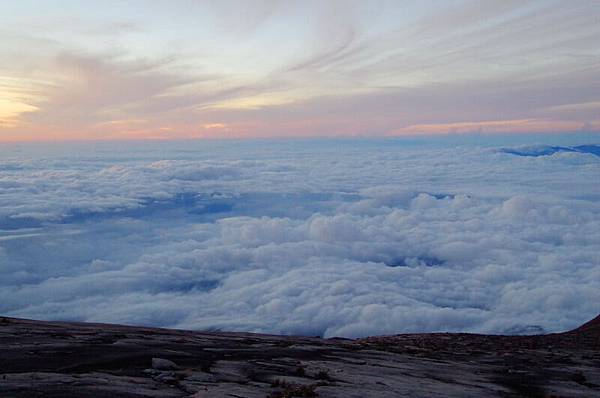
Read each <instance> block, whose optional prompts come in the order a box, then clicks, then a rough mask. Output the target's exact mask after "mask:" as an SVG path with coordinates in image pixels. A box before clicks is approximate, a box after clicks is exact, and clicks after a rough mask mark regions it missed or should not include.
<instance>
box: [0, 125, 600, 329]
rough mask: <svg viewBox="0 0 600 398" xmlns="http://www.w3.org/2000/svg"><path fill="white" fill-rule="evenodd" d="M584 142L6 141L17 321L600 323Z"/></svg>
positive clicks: (597, 217) (5, 278) (4, 243)
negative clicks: (594, 321) (85, 142)
mask: <svg viewBox="0 0 600 398" xmlns="http://www.w3.org/2000/svg"><path fill="white" fill-rule="evenodd" d="M572 137H575V136H567V137H560V140H561V145H562V146H557V145H556V143H554V144H553V146H546V145H537V146H531V145H527V146H523V145H522V142H518V143H512V144H511V142H510V139H507V140H508V141H506V140H504V141H500V142H495V143H494V142H492V141H490V142H485V140H484V143H482V142H481V140H474V142H471V143H469V142H466V141H465V140H461V141H460V142H455V141H453V140H452V139H449V138H447V139H439V140H433V139H430V140H408V139H405V140H297V141H296V140H287V141H286V140H281V141H261V140H256V141H243V142H235V141H187V142H185V141H182V142H154V143H148V142H146V143H139V142H138V143H135V142H122V143H87V144H84V143H79V144H74V143H71V144H5V145H2V146H0V314H1V315H6V316H18V317H29V318H36V319H53V320H57V319H60V320H81V321H97V322H118V323H127V324H142V325H154V326H163V327H177V328H193V329H211V330H216V329H220V330H243V331H253V332H269V333H286V334H302V335H321V336H326V337H331V336H345V337H357V336H366V335H374V334H393V333H400V332H424V331H468V332H486V333H490V332H491V333H514V334H518V333H534V332H540V331H546V332H550V331H561V330H566V329H569V328H572V327H575V326H577V325H578V324H580V323H582V322H584V321H586V320H588V319H590V318H592V317H594V316H596V315H597V314H598V313H600V304H599V303H600V156H599V155H598V150H599V149H600V147H599V146H598V145H589V144H590V143H589V142H587V141H589V140H593V139H596V142H598V141H600V140H598V139H597V138H598V137H588V138H585V139H582V138H581V137H579V142H575V141H576V140H575V141H574V142H573V143H572V144H573V145H570V146H569V145H566V144H565V142H567V144H568V141H569V140H570V139H573V138H572ZM553 139H554V140H557V139H558V138H557V137H554V138H553ZM538 140H539V138H538ZM586 140H587V141H586ZM542 141H543V140H542ZM582 143H583V144H586V145H577V144H582ZM549 148H550V149H549ZM552 148H553V149H552ZM556 148H559V149H556ZM560 148H562V149H560Z"/></svg>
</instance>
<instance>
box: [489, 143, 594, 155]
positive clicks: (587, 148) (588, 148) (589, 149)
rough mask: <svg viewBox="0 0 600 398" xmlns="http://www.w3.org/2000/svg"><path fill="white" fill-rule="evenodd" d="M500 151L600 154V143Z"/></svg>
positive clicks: (547, 153)
mask: <svg viewBox="0 0 600 398" xmlns="http://www.w3.org/2000/svg"><path fill="white" fill-rule="evenodd" d="M500 152H504V153H508V154H511V155H517V156H531V157H537V156H550V155H554V154H555V153H558V152H579V153H589V154H592V155H596V156H600V145H577V146H549V145H533V146H521V147H514V148H502V149H501V150H500Z"/></svg>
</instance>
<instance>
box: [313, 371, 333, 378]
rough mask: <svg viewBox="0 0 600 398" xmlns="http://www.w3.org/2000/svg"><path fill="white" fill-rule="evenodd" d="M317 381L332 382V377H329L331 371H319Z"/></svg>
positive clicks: (316, 375)
mask: <svg viewBox="0 0 600 398" xmlns="http://www.w3.org/2000/svg"><path fill="white" fill-rule="evenodd" d="M315 379H319V380H331V376H329V371H327V370H319V371H318V372H317V374H315Z"/></svg>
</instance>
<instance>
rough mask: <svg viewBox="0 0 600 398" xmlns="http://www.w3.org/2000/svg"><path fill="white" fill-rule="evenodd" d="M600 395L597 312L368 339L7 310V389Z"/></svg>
mask: <svg viewBox="0 0 600 398" xmlns="http://www.w3.org/2000/svg"><path fill="white" fill-rule="evenodd" d="M399 396H408V397H449V396H455V397H488V396H489V397H492V396H498V397H550V396H553V397H594V396H597V397H600V317H598V318H596V319H594V320H592V321H590V322H588V323H586V324H585V325H582V326H581V327H579V328H577V329H575V330H573V331H570V332H566V333H558V334H549V335H540V336H488V335H476V334H447V333H432V334H405V335H397V336H384V337H371V338H366V339H359V340H347V339H319V338H309V337H288V336H269V335H256V334H249V333H205V332H191V331H181V330H166V329H155V328H144V327H128V326H118V325H104V324H83V323H66V322H39V321H30V320H22V319H14V318H0V397H2V398H5V397H67V398H68V397H110V398H117V397H196V398H199V397H215V398H218V397H247V398H252V397H261V398H264V397H344V398H347V397H399Z"/></svg>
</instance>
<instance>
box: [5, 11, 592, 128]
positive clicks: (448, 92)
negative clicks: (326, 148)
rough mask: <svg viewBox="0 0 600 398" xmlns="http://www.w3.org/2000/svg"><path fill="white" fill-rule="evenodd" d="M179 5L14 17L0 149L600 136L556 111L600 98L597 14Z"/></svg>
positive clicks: (580, 111) (586, 110) (579, 113)
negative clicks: (523, 134)
mask: <svg viewBox="0 0 600 398" xmlns="http://www.w3.org/2000/svg"><path fill="white" fill-rule="evenodd" d="M186 4H187V3H186ZM186 4H183V3H176V4H175V5H174V6H173V7H172V8H169V9H165V8H163V6H161V5H160V4H158V3H157V4H153V5H152V6H151V7H148V9H147V10H146V11H145V13H144V15H140V16H138V15H136V14H135V13H129V11H132V9H130V6H131V5H127V6H123V7H124V8H123V9H122V10H121V11H122V12H121V13H120V14H119V15H117V14H116V13H115V11H114V9H115V5H111V4H109V5H108V6H107V7H105V8H103V10H102V12H101V13H99V14H98V15H97V16H94V17H92V16H91V15H89V13H88V11H89V10H87V9H85V8H80V7H79V8H78V7H77V6H74V10H78V11H79V12H78V13H76V14H74V15H69V13H66V12H61V11H58V10H52V11H53V12H52V13H48V16H46V17H39V18H33V17H32V16H31V15H29V14H27V13H26V12H25V9H20V8H19V6H16V5H13V6H11V9H10V10H9V11H12V13H13V14H11V13H8V14H6V15H4V16H3V17H2V18H3V19H2V21H0V22H4V23H5V24H4V26H5V27H4V30H2V31H0V35H1V36H2V39H3V40H2V42H3V44H1V45H0V52H1V53H2V57H1V58H2V59H3V61H0V75H1V76H3V77H2V79H3V81H7V80H11V81H14V82H17V83H16V86H15V87H17V88H16V89H13V90H12V91H9V90H8V89H7V88H4V87H2V86H0V89H1V90H2V91H3V100H4V102H5V103H7V104H4V106H3V108H4V113H3V115H0V117H1V118H2V119H1V120H3V122H2V123H3V124H2V127H0V128H1V129H2V130H1V133H0V134H1V138H0V139H2V140H17V139H27V138H29V139H40V138H42V139H43V138H44V137H45V138H47V139H53V138H82V139H85V138H94V139H102V138H132V137H144V136H147V137H149V138H169V137H202V136H213V137H219V136H221V135H220V134H222V133H224V132H223V131H220V132H217V130H216V129H205V128H204V127H203V126H206V125H211V124H218V123H221V124H227V125H228V126H229V128H228V131H227V136H237V137H242V136H277V135H282V136H296V135H346V134H350V135H373V134H375V135H385V134H389V133H390V132H393V131H395V132H402V133H404V132H407V133H408V132H410V129H411V126H432V125H436V126H443V125H451V124H455V123H466V124H468V123H479V124H480V125H483V124H482V123H487V125H488V126H491V125H493V123H500V124H502V125H506V126H508V125H510V123H509V121H511V120H513V121H514V120H525V119H526V120H536V121H537V122H536V126H537V127H535V128H539V129H541V131H571V130H572V129H573V128H574V126H592V127H593V126H596V125H597V123H598V121H599V119H598V115H597V112H596V111H595V109H594V108H593V107H591V108H590V107H582V106H579V107H578V108H577V110H576V111H575V110H572V109H571V108H565V107H568V106H569V105H570V104H583V103H592V104H593V103H595V102H597V101H598V100H599V98H600V97H599V95H600V94H599V93H600V90H599V83H598V77H597V76H598V62H597V60H598V57H600V53H599V51H598V49H597V46H596V45H595V38H596V37H597V35H598V34H599V33H600V32H599V31H598V29H599V28H598V27H597V24H595V23H594V21H593V15H595V13H596V11H598V12H600V10H598V8H599V6H598V5H597V4H596V3H595V2H587V1H581V2H571V3H568V4H564V3H559V2H544V3H529V2H500V1H498V2H495V1H492V2H485V3H481V2H472V1H457V2H454V3H451V4H450V3H448V4H444V5H443V6H442V7H440V6H439V4H436V3H406V4H402V5H399V4H397V3H395V2H385V1H383V2H379V3H377V4H369V5H368V6H367V5H365V4H363V3H359V2H341V3H338V2H331V3H327V4H325V3H321V2H314V3H312V2H308V3H305V4H302V5H299V4H294V3H287V2H276V1H264V2H261V3H260V4H258V5H257V6H256V7H255V6H254V5H253V6H252V7H249V6H248V5H247V4H244V3H243V2H241V3H240V2H235V1H234V2H228V3H226V4H216V3H215V4H188V5H186ZM161 13H163V14H168V15H170V16H171V17H172V18H171V19H168V20H166V19H164V18H162V19H161V18H159V16H160V14H161ZM142 17H143V18H142ZM194 18H196V23H195V24H193V23H191V21H193V20H194ZM67 20H71V21H72V23H70V24H65V21H67ZM60 21H62V22H60ZM175 21H180V22H181V23H180V24H175V23H174V22H175ZM59 22H60V23H59ZM188 22H190V23H188ZM41 27H43V29H42V28H41ZM84 48H85V49H84ZM15 90H16V91H15ZM515 126H517V125H515ZM593 128H595V127H593ZM422 130H423V129H422V128H421V127H419V128H416V129H415V130H414V131H413V132H414V133H419V132H420V131H422ZM451 131H453V130H452V128H450V130H447V131H446V132H451ZM527 131H529V130H527Z"/></svg>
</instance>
